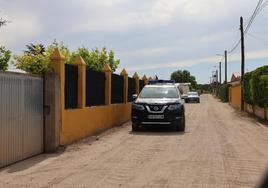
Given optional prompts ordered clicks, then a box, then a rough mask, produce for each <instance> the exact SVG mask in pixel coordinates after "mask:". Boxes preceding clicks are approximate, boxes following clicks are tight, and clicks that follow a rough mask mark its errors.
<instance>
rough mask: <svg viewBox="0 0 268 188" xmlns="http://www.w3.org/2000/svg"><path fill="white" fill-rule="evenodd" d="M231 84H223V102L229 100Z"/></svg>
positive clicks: (221, 88)
mask: <svg viewBox="0 0 268 188" xmlns="http://www.w3.org/2000/svg"><path fill="white" fill-rule="evenodd" d="M229 87H230V85H229V84H223V85H222V86H221V87H220V89H219V97H220V99H221V101H222V102H228V101H229Z"/></svg>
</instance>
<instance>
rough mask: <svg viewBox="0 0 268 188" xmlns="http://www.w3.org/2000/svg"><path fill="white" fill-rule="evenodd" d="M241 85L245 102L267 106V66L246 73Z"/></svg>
mask: <svg viewBox="0 0 268 188" xmlns="http://www.w3.org/2000/svg"><path fill="white" fill-rule="evenodd" d="M243 87H244V95H243V96H244V100H245V102H246V103H248V104H251V105H258V106H259V107H268V66H267V65H266V66H263V67H260V68H258V69H256V70H255V71H252V72H250V73H246V74H245V77H244V82H243Z"/></svg>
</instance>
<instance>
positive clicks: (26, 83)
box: [0, 72, 43, 167]
mask: <svg viewBox="0 0 268 188" xmlns="http://www.w3.org/2000/svg"><path fill="white" fill-rule="evenodd" d="M42 152H43V79H42V78H41V77H35V76H29V75H26V74H17V73H4V72H0V167H3V166H6V165H8V164H11V163H14V162H16V161H19V160H22V159H25V158H28V157H30V156H33V155H36V154H40V153H42Z"/></svg>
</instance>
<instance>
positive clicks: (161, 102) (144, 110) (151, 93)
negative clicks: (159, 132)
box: [131, 84, 185, 131]
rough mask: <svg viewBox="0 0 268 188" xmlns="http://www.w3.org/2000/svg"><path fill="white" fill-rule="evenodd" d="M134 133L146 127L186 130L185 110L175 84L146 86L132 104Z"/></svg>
mask: <svg viewBox="0 0 268 188" xmlns="http://www.w3.org/2000/svg"><path fill="white" fill-rule="evenodd" d="M131 116H132V131H137V130H138V129H139V128H140V127H143V126H146V125H163V126H172V127H173V129H174V130H175V131H184V130H185V109H184V104H183V102H182V100H181V97H180V92H179V90H178V88H177V87H176V86H175V85H174V84H154V85H146V86H145V87H144V88H143V89H142V91H141V93H140V94H139V96H138V97H137V98H136V99H135V100H134V102H133V104H132V112H131Z"/></svg>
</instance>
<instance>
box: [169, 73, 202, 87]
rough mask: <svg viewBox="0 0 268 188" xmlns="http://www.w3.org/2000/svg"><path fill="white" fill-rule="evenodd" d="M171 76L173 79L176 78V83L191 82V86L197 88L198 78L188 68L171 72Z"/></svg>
mask: <svg viewBox="0 0 268 188" xmlns="http://www.w3.org/2000/svg"><path fill="white" fill-rule="evenodd" d="M170 78H171V80H175V82H176V83H191V86H192V87H193V88H194V89H196V86H197V82H196V79H195V77H194V76H193V75H191V73H190V72H189V71H187V70H177V71H175V72H173V73H172V74H171V76H170Z"/></svg>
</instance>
